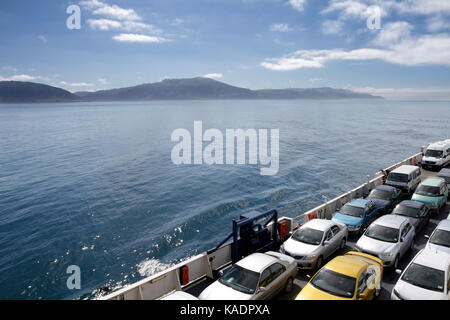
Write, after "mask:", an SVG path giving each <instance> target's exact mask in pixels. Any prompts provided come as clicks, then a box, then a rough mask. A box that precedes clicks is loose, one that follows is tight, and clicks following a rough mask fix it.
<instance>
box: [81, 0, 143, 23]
mask: <svg viewBox="0 0 450 320" xmlns="http://www.w3.org/2000/svg"><path fill="white" fill-rule="evenodd" d="M80 5H81V6H83V7H84V8H85V9H87V10H90V11H92V14H94V15H101V16H105V17H108V18H114V19H118V20H128V21H136V20H142V18H141V17H140V16H139V15H138V14H137V13H136V11H134V10H133V9H124V8H121V7H119V6H117V5H115V4H113V5H109V4H106V3H104V2H101V1H98V0H86V1H81V2H80Z"/></svg>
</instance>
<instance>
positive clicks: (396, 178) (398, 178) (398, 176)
mask: <svg viewBox="0 0 450 320" xmlns="http://www.w3.org/2000/svg"><path fill="white" fill-rule="evenodd" d="M387 180H388V181H393V182H408V175H407V174H404V173H397V172H391V173H390V174H389V176H388V178H387Z"/></svg>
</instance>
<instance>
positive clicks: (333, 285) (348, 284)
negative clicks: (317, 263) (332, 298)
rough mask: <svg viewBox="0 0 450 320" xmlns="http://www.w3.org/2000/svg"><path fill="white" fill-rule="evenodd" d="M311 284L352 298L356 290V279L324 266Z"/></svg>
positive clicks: (334, 293)
mask: <svg viewBox="0 0 450 320" xmlns="http://www.w3.org/2000/svg"><path fill="white" fill-rule="evenodd" d="M311 284H312V285H313V286H314V287H316V288H317V289H320V290H322V291H325V292H328V293H330V294H333V295H336V296H339V297H344V298H351V297H353V294H354V292H355V285H356V279H355V278H352V277H349V276H346V275H343V274H340V273H337V272H334V271H332V270H329V269H327V268H324V269H322V270H320V271H319V272H318V273H317V275H316V276H315V277H314V278H313V279H312V280H311Z"/></svg>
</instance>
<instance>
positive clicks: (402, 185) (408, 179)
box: [386, 165, 421, 194]
mask: <svg viewBox="0 0 450 320" xmlns="http://www.w3.org/2000/svg"><path fill="white" fill-rule="evenodd" d="M420 174H421V171H420V168H419V167H417V166H410V165H403V166H400V167H398V168H397V169H394V170H392V171H391V172H390V173H389V175H388V177H387V180H386V184H387V185H389V186H393V187H396V188H399V189H401V190H402V191H404V192H406V193H408V194H412V193H413V192H414V190H416V187H417V186H418V185H419V183H420Z"/></svg>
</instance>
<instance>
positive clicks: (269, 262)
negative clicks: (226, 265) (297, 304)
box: [199, 251, 297, 300]
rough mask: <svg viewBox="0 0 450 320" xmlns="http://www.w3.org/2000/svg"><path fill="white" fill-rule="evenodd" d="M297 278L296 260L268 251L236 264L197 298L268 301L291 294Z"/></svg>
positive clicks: (252, 255) (255, 254)
mask: <svg viewBox="0 0 450 320" xmlns="http://www.w3.org/2000/svg"><path fill="white" fill-rule="evenodd" d="M296 275H297V264H296V262H295V260H294V259H293V258H291V257H289V256H286V255H284V254H281V253H278V252H273V251H269V252H266V253H253V254H251V255H249V256H248V257H245V258H244V259H242V260H240V261H238V262H237V263H236V264H234V265H233V266H232V267H231V268H230V269H229V270H227V271H226V273H225V274H224V275H223V276H221V277H220V279H219V280H217V281H215V282H214V283H212V284H211V285H210V286H208V287H207V288H206V289H205V290H203V292H202V293H201V294H200V296H199V298H200V300H267V299H270V298H272V297H274V296H275V295H277V294H278V293H280V292H282V291H283V290H284V291H285V292H290V291H292V289H293V284H294V278H295V276H296Z"/></svg>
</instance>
